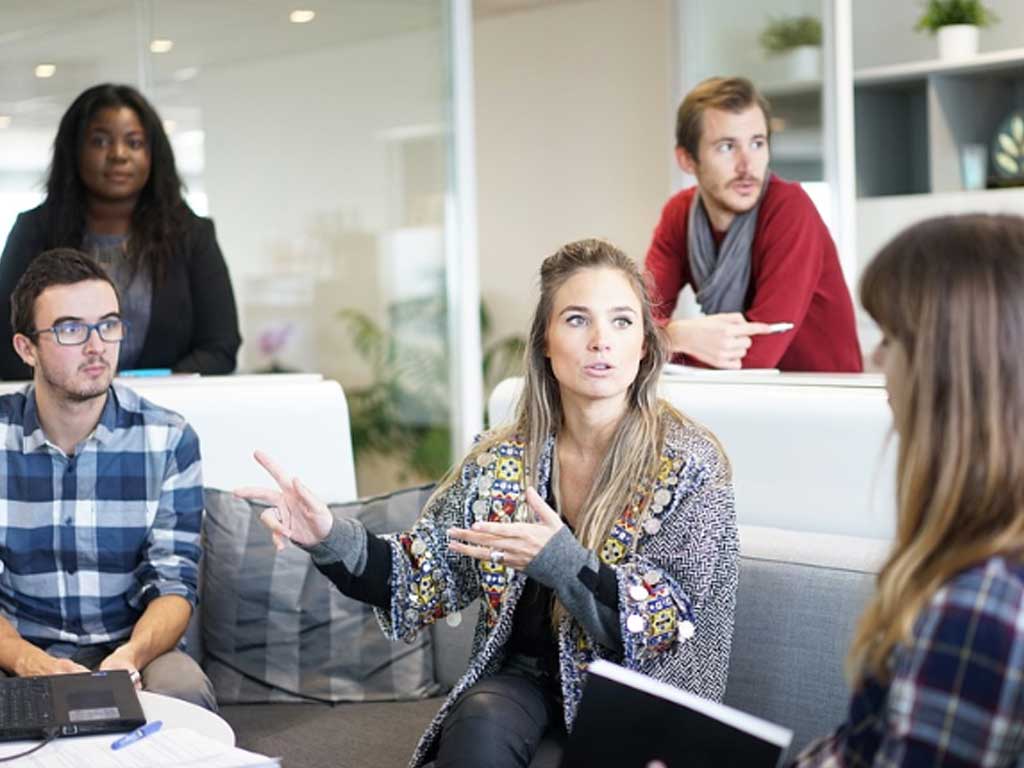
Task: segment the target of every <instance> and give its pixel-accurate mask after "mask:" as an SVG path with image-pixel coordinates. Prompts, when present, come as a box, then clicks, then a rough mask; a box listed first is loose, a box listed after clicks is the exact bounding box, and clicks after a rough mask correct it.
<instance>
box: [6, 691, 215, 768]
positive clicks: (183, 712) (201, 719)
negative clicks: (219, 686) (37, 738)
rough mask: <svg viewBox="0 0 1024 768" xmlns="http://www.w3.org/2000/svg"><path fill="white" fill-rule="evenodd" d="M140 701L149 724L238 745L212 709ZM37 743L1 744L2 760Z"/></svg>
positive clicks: (155, 697) (151, 696)
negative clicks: (157, 722)
mask: <svg viewBox="0 0 1024 768" xmlns="http://www.w3.org/2000/svg"><path fill="white" fill-rule="evenodd" d="M139 701H140V702H141V703H142V711H143V712H145V714H146V720H147V722H152V721H154V720H162V721H163V723H164V725H163V727H164V728H190V729H192V730H193V731H195V732H196V733H201V734H202V735H203V736H206V737H208V738H210V739H213V740H215V741H219V742H221V743H223V744H226V745H227V746H229V747H233V746H234V745H235V732H234V731H233V730H231V726H230V725H228V724H227V722H226V721H225V720H224V719H223V718H222V717H220V716H219V715H217V714H215V713H213V712H210V711H209V710H206V709H203V708H202V707H197V706H196V705H195V704H189V703H188V702H187V701H181V700H180V699H173V698H171V697H170V696H163V695H161V694H159V693H149V692H148V691H141V692H140V693H139ZM121 735H122V734H111V733H105V734H102V735H99V736H76V737H74V740H75V741H76V742H82V743H86V742H104V743H109V742H113V741H114V740H115V739H117V738H119V737H120V736H121ZM37 743H38V742H34V741H5V742H3V743H0V757H9V756H10V755H16V754H18V753H19V752H24V751H25V750H26V749H29V748H30V747H32V746H34V745H35V744H37ZM49 748H50V747H49V746H46V747H43V748H42V749H41V750H39V752H37V753H35V754H37V755H42V754H44V753H45V751H46V750H47V749H49ZM21 762H22V761H21V760H16V761H15V762H13V763H11V765H12V766H14V767H15V768H16V767H17V766H18V765H19V764H20V763H21Z"/></svg>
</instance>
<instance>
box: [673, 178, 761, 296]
mask: <svg viewBox="0 0 1024 768" xmlns="http://www.w3.org/2000/svg"><path fill="white" fill-rule="evenodd" d="M770 182H771V176H768V177H767V178H766V179H765V180H764V184H763V185H761V194H760V196H759V197H758V198H757V203H755V205H754V207H753V208H751V209H750V210H749V211H747V212H746V213H741V214H738V215H737V216H736V218H735V219H733V220H732V224H730V225H729V231H728V232H727V233H726V235H725V239H724V240H723V241H722V245H721V246H720V247H716V245H715V238H714V235H712V234H711V222H710V221H709V220H708V213H707V211H706V210H705V209H704V203H703V202H702V201H701V199H700V192H699V191H698V192H697V193H696V194H695V195H694V196H693V203H692V204H691V205H690V213H689V216H688V218H687V228H686V252H687V254H688V256H689V259H690V274H691V275H692V276H693V284H694V288H695V289H696V291H697V303H698V304H700V308H701V310H702V311H703V312H704V314H705V315H717V314H719V313H720V312H742V311H743V310H744V309H746V306H745V304H746V300H747V289H748V288H749V287H750V251H751V247H752V246H753V244H754V231H755V230H756V229H757V214H758V212H759V211H760V210H761V201H762V200H764V195H765V191H766V190H767V189H768V184H769V183H770Z"/></svg>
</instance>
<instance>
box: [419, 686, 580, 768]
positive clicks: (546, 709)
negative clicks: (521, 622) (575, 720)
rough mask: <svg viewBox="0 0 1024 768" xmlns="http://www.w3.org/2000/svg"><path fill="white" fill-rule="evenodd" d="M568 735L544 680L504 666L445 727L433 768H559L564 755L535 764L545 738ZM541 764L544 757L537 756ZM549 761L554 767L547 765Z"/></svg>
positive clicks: (470, 694) (459, 705)
mask: <svg viewBox="0 0 1024 768" xmlns="http://www.w3.org/2000/svg"><path fill="white" fill-rule="evenodd" d="M549 732H550V733H554V734H556V735H558V734H562V733H564V728H563V727H562V716H561V707H560V705H559V703H558V701H557V699H556V696H555V694H554V692H553V689H552V686H551V684H550V683H549V682H548V681H546V680H544V679H543V678H539V677H536V676H534V675H530V674H524V673H523V672H522V671H520V670H517V669H515V668H514V667H513V668H509V667H506V668H505V669H503V670H502V671H501V672H499V673H498V674H496V675H493V676H492V677H487V678H484V679H483V680H481V681H480V682H478V683H477V684H476V685H474V686H473V687H472V688H470V689H469V690H468V691H466V692H465V693H464V694H462V696H461V697H460V698H459V700H458V701H457V702H456V703H455V706H454V707H452V710H451V711H450V712H449V713H448V716H447V717H445V720H444V723H443V724H442V726H441V737H440V742H439V745H438V751H437V756H436V757H435V758H434V762H433V763H431V764H430V766H432V768H527V766H531V765H534V766H536V768H541V765H544V766H545V768H547V767H548V766H550V767H551V768H557V766H558V765H559V763H560V762H561V752H560V750H554V751H553V752H552V753H551V755H550V758H548V757H547V753H546V754H545V757H544V759H543V763H536V764H535V763H532V762H531V761H533V759H534V756H535V754H536V753H537V747H538V745H539V744H540V742H541V738H542V737H543V736H544V735H545V734H548V733H549ZM537 757H538V759H539V760H540V759H541V756H539V755H538V756H537ZM549 759H550V762H549Z"/></svg>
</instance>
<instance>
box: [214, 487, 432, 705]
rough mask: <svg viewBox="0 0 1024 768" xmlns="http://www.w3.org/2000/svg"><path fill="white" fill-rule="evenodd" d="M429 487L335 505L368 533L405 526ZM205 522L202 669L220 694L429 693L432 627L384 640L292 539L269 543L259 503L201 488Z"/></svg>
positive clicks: (353, 696)
mask: <svg viewBox="0 0 1024 768" xmlns="http://www.w3.org/2000/svg"><path fill="white" fill-rule="evenodd" d="M430 490H431V489H430V487H429V486H425V487H421V488H413V489H409V490H407V491H401V492H398V493H394V494H390V495H388V496H383V497H377V498H373V499H366V500H361V501H356V502H350V503H347V504H338V505H332V507H331V510H332V512H334V513H335V514H339V515H345V516H349V517H355V518H358V519H359V520H361V521H362V522H363V524H364V525H365V526H366V527H367V529H368V530H369V531H371V532H374V533H385V532H390V531H395V530H401V529H404V528H407V527H408V526H409V524H410V523H411V522H412V521H413V520H415V518H416V517H417V515H418V514H419V512H420V510H421V509H422V507H423V504H424V502H425V501H426V499H427V497H428V496H429V494H430ZM205 497H206V516H205V519H204V521H203V548H204V561H205V562H204V567H203V580H204V583H203V595H202V601H201V603H200V610H201V611H202V635H203V646H204V650H205V663H204V668H205V669H206V672H207V674H208V675H209V677H210V680H211V681H212V682H213V685H214V687H215V689H216V691H217V699H218V701H219V702H220V703H225V704H226V703H260V702H273V701H303V700H306V701H308V700H317V701H326V702H339V701H382V700H391V699H413V698H421V697H424V696H430V695H433V694H435V693H436V692H437V691H438V690H439V687H438V685H437V682H436V681H435V679H434V663H433V653H432V649H431V636H430V634H429V633H421V634H420V635H419V636H418V637H417V639H416V640H415V642H413V643H412V644H405V643H392V642H390V641H388V640H387V639H385V637H384V636H383V634H382V633H381V631H380V629H379V627H378V626H377V622H376V620H375V619H374V617H373V614H372V612H371V610H370V608H369V607H367V606H365V605H363V604H361V603H358V602H356V601H354V600H351V599H349V598H347V597H345V596H344V595H342V594H341V593H340V592H338V590H337V589H335V588H334V586H333V585H332V584H331V583H330V582H329V581H328V580H327V579H326V578H325V577H324V576H323V575H322V574H321V573H320V572H319V571H317V570H316V568H315V566H313V564H312V562H311V560H310V558H309V556H308V555H307V554H306V553H305V552H303V551H302V550H301V549H299V548H298V547H293V546H289V547H286V548H285V549H284V550H283V551H282V552H277V551H276V550H275V549H274V546H273V543H272V541H271V538H270V535H269V533H268V532H267V531H266V529H265V528H264V527H263V526H262V525H261V524H260V522H259V519H258V518H259V513H260V511H262V509H263V507H262V506H261V505H258V504H250V503H249V502H246V501H244V500H242V499H238V498H236V497H234V496H233V495H232V494H230V493H228V492H226V491H219V490H215V489H207V490H206V492H205Z"/></svg>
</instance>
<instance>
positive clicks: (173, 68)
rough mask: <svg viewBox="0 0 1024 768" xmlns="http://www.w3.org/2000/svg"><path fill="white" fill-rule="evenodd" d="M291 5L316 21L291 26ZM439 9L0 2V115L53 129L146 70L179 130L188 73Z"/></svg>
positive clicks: (406, 27)
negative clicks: (76, 103) (104, 87)
mask: <svg viewBox="0 0 1024 768" xmlns="http://www.w3.org/2000/svg"><path fill="white" fill-rule="evenodd" d="M580 1H582V0H474V6H473V9H474V15H475V16H476V17H477V18H485V17H494V16H499V15H503V14H509V13H520V12H527V11H533V10H539V9H542V8H545V7H549V6H553V5H558V4H562V3H569V2H580ZM299 7H301V8H308V9H311V10H314V11H315V12H316V19H315V20H314V21H313V22H311V23H309V24H292V23H290V22H289V21H288V14H289V12H290V11H291V10H293V9H295V8H299ZM443 7H444V4H443V3H442V2H441V0H149V2H138V0H74V2H68V0H0V115H7V116H10V117H11V118H12V119H11V121H10V126H9V129H10V130H12V131H24V130H28V131H33V130H40V129H43V128H45V130H47V131H52V130H53V126H54V125H55V124H56V122H57V121H58V120H59V118H60V115H61V114H63V111H64V110H65V109H66V108H67V106H68V104H70V103H71V101H72V100H73V99H74V97H75V96H76V95H78V94H79V93H80V92H81V91H83V90H84V89H85V88H87V87H89V86H90V85H93V84H95V83H98V82H128V83H138V82H142V81H143V75H144V73H143V72H140V67H141V66H148V67H149V68H150V71H149V72H148V73H145V74H146V75H147V76H148V82H149V83H150V93H151V95H153V96H154V97H155V99H156V101H157V102H158V103H159V105H160V109H161V112H162V114H163V116H164V117H171V118H174V119H175V120H176V122H182V123H186V124H187V123H188V122H189V117H188V114H189V109H190V108H191V105H193V104H195V103H196V100H195V99H194V98H193V97H192V95H191V91H192V87H193V86H191V85H190V84H189V82H188V78H187V75H188V74H189V73H193V74H194V73H201V72H202V70H203V69H204V68H210V67H216V66H218V65H223V64H227V63H233V62H241V61H246V60H249V59H265V58H272V57H279V56H287V55H288V54H290V53H296V52H300V51H301V52H308V51H310V50H315V49H318V48H324V47H343V46H349V45H356V44H359V43H363V42H366V41H368V40H372V39H375V38H381V37H392V36H396V35H401V34H404V33H407V32H411V31H414V30H421V29H428V28H437V29H438V30H440V28H441V24H442V22H443ZM150 38H167V39H170V40H172V41H173V42H174V48H173V50H171V51H170V52H169V53H166V54H150V53H149V51H148V45H149V40H150ZM140 62H141V64H140ZM41 63H48V64H54V65H56V67H57V72H56V74H55V75H54V76H53V77H52V78H49V79H40V78H37V77H36V76H35V74H34V70H35V67H36V65H37V64H41ZM174 112H177V114H171V113H174ZM185 127H187V125H186V126H185ZM2 135H3V134H0V136H2ZM11 135H12V134H11V133H8V136H11Z"/></svg>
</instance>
